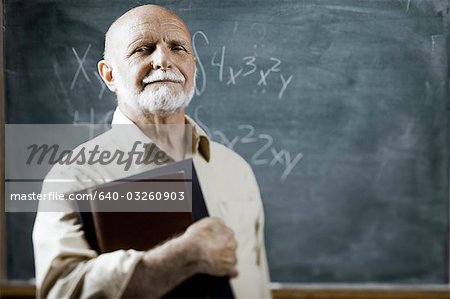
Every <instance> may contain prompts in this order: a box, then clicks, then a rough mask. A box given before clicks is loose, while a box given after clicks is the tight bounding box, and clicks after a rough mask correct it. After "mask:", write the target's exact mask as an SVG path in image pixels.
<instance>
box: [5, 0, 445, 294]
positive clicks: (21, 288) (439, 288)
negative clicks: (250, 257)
mask: <svg viewBox="0 0 450 299" xmlns="http://www.w3.org/2000/svg"><path fill="white" fill-rule="evenodd" d="M447 1H448V3H449V6H450V0H447ZM3 5H4V3H3V2H2V4H1V5H0V21H1V23H2V24H3ZM447 15H448V13H447ZM447 22H448V28H450V18H448V17H447ZM447 37H448V39H450V32H448V36H447ZM3 42H4V41H3V31H2V32H1V33H0V44H1V49H0V53H1V58H0V70H1V73H0V90H1V92H2V95H1V103H0V111H1V112H2V113H1V116H0V120H1V128H2V132H1V134H0V142H1V144H2V146H1V149H0V155H1V156H2V157H4V147H5V143H4V124H5V121H4V115H5V110H4V103H5V94H4V65H3V59H4V57H3V45H4V44H3ZM447 51H448V57H450V46H449V43H448V40H447ZM447 67H448V69H449V75H450V62H449V61H448V66H447ZM447 80H448V84H447V86H448V91H449V94H450V76H449V77H448V79H447ZM448 129H449V132H450V122H449V124H448ZM449 146H450V139H449ZM448 154H449V157H450V152H449V153H448ZM0 167H1V170H2V171H1V172H0V178H1V180H2V182H3V183H2V185H1V188H0V192H1V195H0V201H1V205H0V213H1V214H0V223H1V229H0V281H1V289H5V288H9V290H13V291H12V292H10V293H8V294H15V296H24V297H28V296H31V297H34V294H35V292H34V291H33V290H34V285H32V284H28V283H23V284H22V283H19V284H16V283H14V281H9V280H8V279H7V276H6V275H5V274H6V273H5V258H4V257H5V250H4V248H5V246H4V245H5V238H6V235H5V231H4V230H5V225H4V223H5V222H4V220H5V219H4V213H5V211H4V201H5V199H4V181H5V180H4V159H0ZM448 170H449V172H450V164H449V165H448ZM449 186H450V181H449ZM448 196H449V197H448V199H449V202H450V188H449V194H448ZM449 215H450V209H449ZM447 230H448V233H449V234H450V225H449V226H448V227H447ZM448 249H450V238H448ZM447 257H448V256H447ZM448 258H449V257H448ZM447 262H448V267H449V271H450V261H447ZM385 288H388V289H390V288H392V289H390V290H388V291H386V290H384V291H382V290H383V289H385ZM449 288H450V282H449V278H448V277H447V284H442V285H427V286H426V287H421V286H418V287H411V286H400V285H388V286H384V285H383V284H375V285H374V286H373V287H369V288H365V287H364V286H363V284H342V285H340V286H337V287H336V285H327V284H321V285H319V286H313V285H311V284H283V283H281V284H279V283H276V284H272V292H273V294H274V296H275V298H380V297H379V296H380V294H384V295H383V296H384V297H383V298H423V296H424V295H429V297H427V298H448V295H450V290H449ZM377 292H379V293H377ZM386 292H387V293H386ZM8 294H6V295H7V296H11V295H8Z"/></svg>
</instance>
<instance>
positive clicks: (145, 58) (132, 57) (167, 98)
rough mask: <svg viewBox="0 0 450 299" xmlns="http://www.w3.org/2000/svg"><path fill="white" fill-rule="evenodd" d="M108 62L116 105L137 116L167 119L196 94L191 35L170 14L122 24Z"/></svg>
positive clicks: (160, 13) (144, 15) (113, 39)
mask: <svg viewBox="0 0 450 299" xmlns="http://www.w3.org/2000/svg"><path fill="white" fill-rule="evenodd" d="M112 34H113V36H112V37H111V38H110V44H109V45H107V46H109V47H110V48H109V49H108V50H110V51H109V53H108V57H107V59H108V60H110V63H111V65H112V76H113V78H114V84H115V87H116V94H117V97H118V100H119V101H122V102H123V103H125V104H127V105H128V106H130V107H131V108H133V109H137V111H138V112H144V113H152V114H170V113H174V112H177V111H178V110H179V109H180V108H182V107H185V106H186V105H187V104H188V103H189V101H190V99H191V98H192V96H193V94H194V88H195V86H194V85H195V57H194V55H193V51H192V46H191V41H190V36H189V31H188V30H187V28H186V27H185V25H184V24H183V22H182V21H181V20H179V19H178V18H177V17H175V16H174V15H172V14H171V13H170V12H168V11H164V10H162V11H161V10H160V11H156V12H155V11H149V12H148V13H142V12H141V13H138V14H137V15H133V16H131V17H128V18H125V20H123V21H121V22H120V23H119V24H118V25H117V26H116V28H115V29H114V32H112Z"/></svg>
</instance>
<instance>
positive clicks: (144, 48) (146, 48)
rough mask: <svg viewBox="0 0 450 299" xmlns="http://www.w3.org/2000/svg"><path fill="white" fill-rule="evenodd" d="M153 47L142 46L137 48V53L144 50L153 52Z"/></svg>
mask: <svg viewBox="0 0 450 299" xmlns="http://www.w3.org/2000/svg"><path fill="white" fill-rule="evenodd" d="M151 51H152V49H151V48H150V47H140V48H137V49H136V51H135V52H136V53H142V52H151Z"/></svg>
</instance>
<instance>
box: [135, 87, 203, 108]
mask: <svg viewBox="0 0 450 299" xmlns="http://www.w3.org/2000/svg"><path fill="white" fill-rule="evenodd" d="M194 91H195V86H193V87H192V89H191V90H190V91H189V93H188V94H186V93H185V92H176V91H174V90H173V89H172V88H170V86H169V84H161V85H160V86H158V87H157V88H153V90H152V91H148V92H147V91H144V92H142V93H141V94H139V95H138V98H137V105H138V108H139V111H143V112H144V113H151V114H161V113H162V114H165V115H167V114H173V113H176V112H178V111H179V110H180V109H181V108H184V107H186V106H187V105H189V103H190V102H191V100H192V98H193V96H194ZM134 102H135V101H134ZM128 104H130V103H128Z"/></svg>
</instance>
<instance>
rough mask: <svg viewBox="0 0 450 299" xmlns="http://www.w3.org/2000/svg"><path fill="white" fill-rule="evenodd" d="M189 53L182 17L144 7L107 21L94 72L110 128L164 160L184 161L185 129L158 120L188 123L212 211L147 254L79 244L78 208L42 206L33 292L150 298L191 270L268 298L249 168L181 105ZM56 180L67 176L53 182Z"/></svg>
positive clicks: (107, 175) (73, 175)
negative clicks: (123, 130)
mask: <svg viewBox="0 0 450 299" xmlns="http://www.w3.org/2000/svg"><path fill="white" fill-rule="evenodd" d="M195 60H196V58H195V56H194V54H193V49H192V46H191V39H190V34H189V31H188V29H187V28H186V25H185V24H184V23H183V21H182V20H181V19H180V18H179V17H177V16H176V15H174V14H173V13H172V12H170V11H168V10H167V9H164V8H162V7H159V6H153V5H146V6H140V7H137V8H134V9H132V10H130V11H128V12H127V13H125V14H124V15H122V16H121V17H120V18H119V19H117V20H116V21H115V22H114V23H113V24H112V25H111V27H110V28H109V30H108V32H107V34H106V38H105V53H104V60H101V61H100V62H99V63H98V70H99V73H100V75H101V77H102V78H103V80H104V82H105V83H106V85H107V86H108V88H109V89H110V90H111V91H113V92H114V93H115V94H116V95H117V100H118V108H117V109H116V111H115V114H114V118H113V125H114V124H128V125H130V126H132V127H133V128H135V129H136V130H137V131H136V132H137V134H138V135H139V134H141V135H142V136H144V137H143V138H148V140H149V142H154V143H156V144H157V145H158V147H159V148H161V149H164V151H165V153H166V154H167V161H168V162H170V161H177V160H181V159H183V158H186V155H187V153H186V149H185V146H184V145H183V144H184V143H183V142H184V141H183V137H184V136H185V134H184V133H185V132H179V133H177V132H172V131H171V132H170V133H169V132H168V131H167V130H165V129H164V126H166V125H168V124H171V125H173V124H179V125H184V124H189V125H191V126H192V128H193V132H192V136H193V140H192V146H191V147H192V149H193V152H192V158H193V161H194V165H195V168H196V170H197V173H198V177H199V181H200V185H201V187H202V190H203V193H204V197H205V201H206V204H207V206H208V210H209V213H210V215H211V216H212V217H208V218H205V219H202V220H200V221H198V222H196V223H194V224H192V225H191V226H190V227H189V228H188V229H187V230H186V231H185V233H183V234H182V235H180V236H178V237H175V238H173V239H171V240H169V241H167V242H165V243H164V244H162V245H160V246H158V247H156V248H153V249H150V250H147V251H138V250H117V251H113V252H108V253H103V254H98V253H97V252H96V251H94V250H93V249H92V248H90V247H89V245H88V243H87V242H86V237H85V234H84V232H83V230H82V229H81V225H80V219H79V217H78V214H77V213H75V212H74V211H67V212H54V213H45V212H42V211H41V212H39V213H38V215H37V217H36V222H35V227H34V231H33V241H34V250H35V263H36V281H37V286H38V291H39V294H40V296H41V297H45V298H62V297H64V298H66V297H67V298H68V297H70V298H72V297H107V298H117V297H145V298H155V297H161V296H163V295H164V294H166V293H168V292H169V291H170V290H171V289H173V288H174V287H175V286H177V285H178V284H179V283H181V282H182V281H184V280H185V279H187V278H188V277H190V276H192V275H193V274H196V273H206V274H210V275H214V276H225V275H227V276H230V277H232V279H231V285H232V289H233V292H234V295H235V296H236V297H237V298H269V297H270V292H269V289H268V284H269V275H268V269H267V261H266V254H265V249H264V240H263V224H264V218H263V217H264V216H263V209H262V203H261V199H260V195H259V190H258V186H257V184H256V181H255V178H254V175H253V172H252V170H251V169H250V167H249V166H248V164H247V163H246V162H245V161H244V160H243V159H242V158H240V157H239V156H238V155H237V154H235V153H234V152H232V151H231V150H229V149H227V148H226V147H224V146H222V145H220V144H217V143H215V142H212V141H210V140H209V139H208V137H207V136H206V135H205V133H204V132H203V131H202V130H201V129H200V128H199V127H198V126H197V125H196V124H195V123H194V122H193V121H192V120H191V119H190V118H188V117H187V116H186V115H185V112H184V107H185V106H186V105H187V104H188V103H189V101H190V100H191V98H192V96H193V94H194V88H195V71H196V66H195ZM148 125H151V126H148ZM142 133H143V134H142ZM142 136H141V137H142ZM130 138H131V137H130ZM94 140H95V142H97V143H101V144H102V146H103V147H104V148H106V149H110V150H114V149H122V148H123V147H125V145H123V144H120V142H119V141H116V140H114V141H111V140H109V139H108V138H105V137H102V136H100V137H98V138H96V139H94ZM90 143H92V141H90V142H88V143H87V144H88V146H89V144H90ZM144 166H145V167H146V168H145V167H144V168H143V167H142V165H141V166H139V167H138V166H133V167H134V168H133V167H132V169H131V170H130V171H128V172H124V171H123V170H117V169H112V167H113V166H109V165H101V166H98V165H78V164H76V165H70V166H67V165H65V166H61V165H58V166H55V167H53V169H52V170H51V171H50V173H49V174H48V175H47V177H46V180H45V182H44V185H43V191H42V192H48V191H49V190H54V189H58V190H57V191H58V192H62V193H65V194H67V193H69V192H74V191H77V190H81V189H83V188H86V187H88V186H93V185H95V184H96V183H98V181H97V180H95V179H92V178H93V177H96V178H101V179H103V180H104V181H108V180H111V179H119V178H123V177H125V176H127V175H129V174H132V173H139V172H142V171H145V170H148V169H151V168H152V167H155V165H152V164H150V165H144ZM61 177H63V178H68V179H69V180H70V181H71V183H70V184H65V185H62V184H58V185H57V187H55V184H51V181H52V179H54V178H61ZM150 216H151V214H150Z"/></svg>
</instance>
